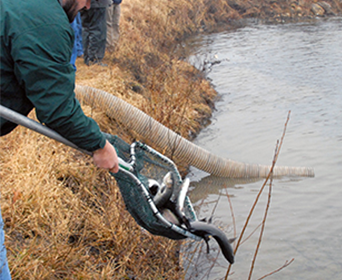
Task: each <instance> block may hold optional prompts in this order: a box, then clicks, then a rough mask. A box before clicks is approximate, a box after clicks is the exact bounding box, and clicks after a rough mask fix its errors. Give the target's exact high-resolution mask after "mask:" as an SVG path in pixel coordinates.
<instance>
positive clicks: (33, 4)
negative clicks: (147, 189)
mask: <svg viewBox="0 0 342 280" xmlns="http://www.w3.org/2000/svg"><path fill="white" fill-rule="evenodd" d="M89 8H90V0H34V1H21V0H0V32H1V33H0V59H1V60H0V71H1V72H0V73H1V77H0V86H1V88H0V89H1V91H0V103H1V105H3V106H5V107H8V108H10V109H12V110H14V111H16V112H19V113H21V114H24V115H27V114H28V113H29V112H30V111H31V110H32V109H33V108H35V110H36V115H37V118H38V120H39V121H40V122H41V123H44V124H45V125H46V126H48V127H49V128H51V129H53V130H55V131H56V132H58V133H59V134H61V135H62V136H63V137H64V138H66V139H68V140H69V141H71V142H73V143H74V144H75V145H77V146H78V147H80V148H82V149H84V150H87V151H90V152H92V154H93V161H94V164H95V165H96V166H97V167H99V168H105V169H108V170H109V171H110V172H113V173H116V172H118V170H119V165H118V157H117V154H116V151H115V148H114V147H113V146H112V145H111V144H110V143H109V142H108V141H107V140H106V138H105V136H104V135H103V134H102V132H101V131H100V128H99V126H98V124H97V123H96V122H95V121H94V120H93V119H92V118H89V117H87V116H86V115H85V114H84V113H83V111H82V109H81V106H80V104H79V102H78V100H77V99H76V97H75V93H74V88H75V71H74V69H73V67H72V65H71V64H70V58H71V52H72V47H73V43H74V34H73V31H72V28H71V27H70V23H71V22H72V21H73V20H74V18H75V16H76V15H77V13H78V12H79V11H80V10H82V9H89ZM15 127H16V125H15V124H14V123H11V122H9V121H7V120H5V119H3V118H0V135H1V136H2V135H6V134H8V133H10V132H11V131H12V130H13V129H14V128H15ZM0 218H1V215H0ZM0 279H4V280H7V279H10V274H9V269H8V264H7V258H6V249H5V246H4V233H3V221H2V218H1V219H0Z"/></svg>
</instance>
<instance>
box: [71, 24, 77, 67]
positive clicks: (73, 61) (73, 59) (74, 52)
mask: <svg viewBox="0 0 342 280" xmlns="http://www.w3.org/2000/svg"><path fill="white" fill-rule="evenodd" d="M70 26H71V28H72V29H73V30H74V34H75V39H74V46H73V47H72V52H71V59H70V63H71V65H72V66H73V67H74V69H75V71H76V58H77V45H76V32H77V26H76V19H75V20H74V21H73V22H72V23H70Z"/></svg>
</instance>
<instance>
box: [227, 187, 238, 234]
mask: <svg viewBox="0 0 342 280" xmlns="http://www.w3.org/2000/svg"><path fill="white" fill-rule="evenodd" d="M225 190H226V196H227V199H228V202H229V207H230V213H232V220H233V227H234V237H235V236H236V221H235V215H234V210H233V204H232V201H231V200H230V197H229V194H228V191H227V186H226V187H225Z"/></svg>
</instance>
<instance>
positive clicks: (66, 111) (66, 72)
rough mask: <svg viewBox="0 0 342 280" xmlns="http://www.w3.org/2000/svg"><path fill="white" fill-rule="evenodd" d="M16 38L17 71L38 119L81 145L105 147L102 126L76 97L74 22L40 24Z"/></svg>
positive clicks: (91, 147) (87, 148) (90, 147)
mask: <svg viewBox="0 0 342 280" xmlns="http://www.w3.org/2000/svg"><path fill="white" fill-rule="evenodd" d="M15 40H16V42H15V43H13V48H12V57H13V59H14V60H15V63H14V64H15V69H14V71H15V75H16V77H17V79H18V82H19V84H20V86H21V87H22V88H23V89H24V91H25V92H26V96H27V97H28V99H29V100H30V101H31V102H32V104H33V105H34V107H35V108H36V114H37V118H38V120H39V121H40V122H41V123H44V124H45V125H47V126H48V127H50V128H52V129H53V130H55V131H56V132H58V133H59V134H61V135H62V136H64V137H65V138H66V139H68V140H69V141H71V142H73V143H74V144H76V145H77V146H79V147H80V148H83V149H85V150H88V151H94V150H97V149H99V148H103V147H104V145H105V137H104V136H103V135H102V133H101V131H100V128H99V126H98V125H97V123H96V122H95V121H94V120H93V119H91V118H89V117H87V116H85V115H84V113H83V111H82V109H81V106H80V104H79V102H78V100H77V99H76V98H75V93H74V87H75V72H74V70H73V68H72V65H71V64H70V57H71V50H72V45H73V40H74V38H73V33H72V30H71V28H70V25H69V24H64V25H63V24H58V23H55V24H49V25H42V26H37V27H36V28H34V29H31V30H26V31H25V32H24V33H22V34H20V35H19V36H17V38H15Z"/></svg>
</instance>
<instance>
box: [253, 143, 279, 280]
mask: <svg viewBox="0 0 342 280" xmlns="http://www.w3.org/2000/svg"><path fill="white" fill-rule="evenodd" d="M278 144H279V141H278V142H277V145H276V149H275V153H274V158H273V162H272V167H273V166H274V165H275V160H276V155H277V154H278ZM272 170H273V168H272ZM271 172H272V171H271ZM272 182H273V177H272V176H271V178H270V184H269V190H268V199H267V205H266V209H265V214H264V218H263V220H262V224H261V230H260V235H259V239H258V244H257V247H256V249H255V253H254V257H253V260H252V263H251V269H250V270H249V275H248V280H250V279H251V278H252V273H253V270H254V265H255V261H256V258H257V255H258V252H259V248H260V245H261V241H262V237H263V234H264V230H265V224H266V219H267V214H268V210H269V207H270V204H271V193H272Z"/></svg>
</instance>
